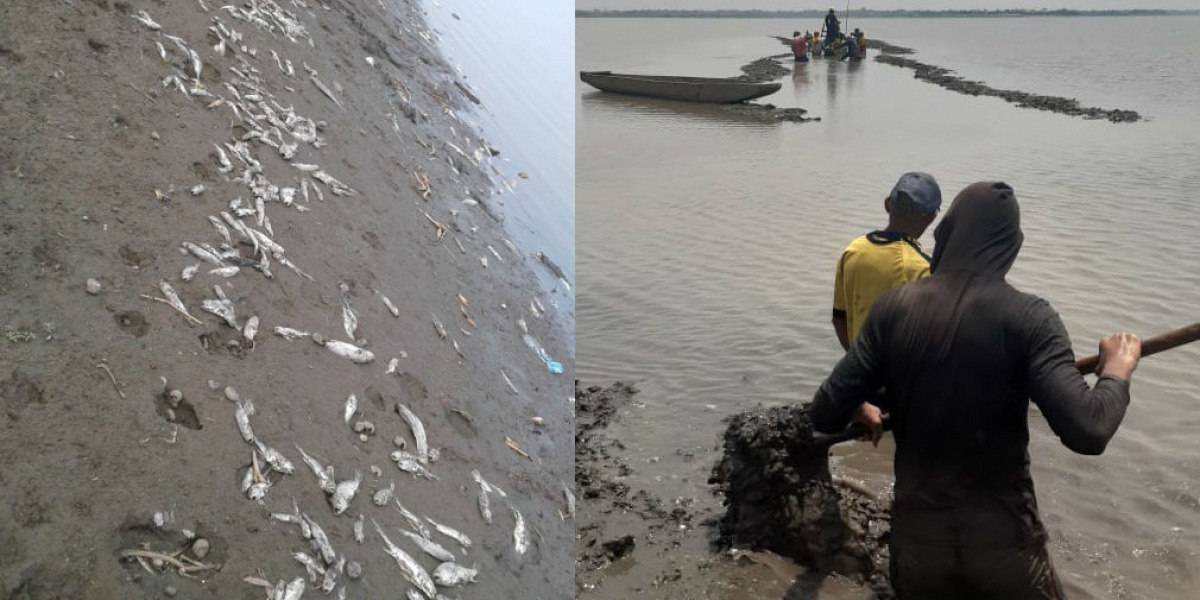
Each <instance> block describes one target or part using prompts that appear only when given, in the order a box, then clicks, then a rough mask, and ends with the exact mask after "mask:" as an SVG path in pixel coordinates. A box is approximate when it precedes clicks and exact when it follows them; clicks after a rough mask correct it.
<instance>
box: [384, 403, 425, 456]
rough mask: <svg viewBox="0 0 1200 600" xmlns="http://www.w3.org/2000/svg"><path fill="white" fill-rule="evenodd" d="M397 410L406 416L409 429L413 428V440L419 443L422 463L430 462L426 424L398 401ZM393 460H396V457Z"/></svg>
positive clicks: (418, 447) (418, 452)
mask: <svg viewBox="0 0 1200 600" xmlns="http://www.w3.org/2000/svg"><path fill="white" fill-rule="evenodd" d="M396 412H398V413H400V416H401V417H403V418H404V420H405V422H407V423H408V427H409V429H412V433H413V441H414V442H416V443H417V460H418V461H419V462H420V463H421V464H423V465H424V464H428V463H429V440H428V439H426V437H425V426H424V425H423V424H421V420H420V419H418V418H417V415H416V414H415V413H413V411H411V410H409V409H408V407H407V406H405V405H403V404H400V403H399V402H397V403H396ZM392 460H396V459H395V458H394V457H393V458H392Z"/></svg>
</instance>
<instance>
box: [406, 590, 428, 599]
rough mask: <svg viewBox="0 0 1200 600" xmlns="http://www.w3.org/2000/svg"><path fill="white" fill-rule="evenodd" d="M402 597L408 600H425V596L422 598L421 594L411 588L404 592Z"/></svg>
mask: <svg viewBox="0 0 1200 600" xmlns="http://www.w3.org/2000/svg"><path fill="white" fill-rule="evenodd" d="M404 597H405V598H408V600H425V596H422V595H421V592H418V591H417V590H414V589H412V588H408V589H407V590H405V591H404Z"/></svg>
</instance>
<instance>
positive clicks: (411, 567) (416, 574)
mask: <svg viewBox="0 0 1200 600" xmlns="http://www.w3.org/2000/svg"><path fill="white" fill-rule="evenodd" d="M371 524H372V525H374V526H375V531H376V532H378V533H379V537H381V538H383V544H384V551H386V552H387V553H388V554H389V555H391V557H392V558H394V559H396V565H397V566H399V567H400V573H401V574H403V575H404V578H405V579H407V580H408V582H409V583H411V584H413V585H415V586H417V588H418V589H420V590H421V591H422V592H424V593H425V595H426V596H428V597H430V598H433V597H434V596H436V595H437V588H435V587H434V586H433V578H431V577H430V576H429V573H428V572H427V571H426V570H425V569H424V568H423V567H421V565H420V563H418V562H417V561H416V560H415V559H413V557H411V556H409V555H408V554H407V553H405V552H404V551H403V550H401V549H400V548H398V547H397V546H396V545H395V544H393V543H392V540H390V539H388V536H387V534H385V533H384V532H383V528H382V527H380V526H379V523H377V522H376V521H375V520H374V519H372V520H371Z"/></svg>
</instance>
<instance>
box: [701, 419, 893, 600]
mask: <svg viewBox="0 0 1200 600" xmlns="http://www.w3.org/2000/svg"><path fill="white" fill-rule="evenodd" d="M723 442H724V455H723V456H722V458H721V459H720V460H719V461H718V462H717V464H716V465H715V466H714V467H713V472H712V477H711V478H710V479H709V483H710V484H712V485H713V486H714V490H715V491H716V492H717V493H718V494H720V495H723V496H724V503H725V506H726V512H725V515H724V517H722V518H721V519H720V522H719V529H720V541H719V544H720V545H723V546H737V547H742V548H750V549H756V550H759V549H765V550H770V551H772V552H775V553H777V554H780V555H783V556H787V557H789V558H791V559H793V560H795V561H796V562H798V563H799V564H801V565H805V566H809V567H812V568H814V569H817V570H818V571H821V572H831V573H838V574H841V575H843V576H846V577H850V578H853V579H859V580H862V581H866V582H870V583H871V584H872V587H874V588H876V590H877V594H882V595H884V596H885V597H886V594H887V591H886V577H885V575H884V574H885V573H886V572H887V563H888V550H887V544H888V535H889V531H890V529H889V527H888V523H889V520H890V514H889V511H888V509H887V507H886V506H885V505H884V504H883V503H882V502H880V501H878V500H876V499H874V498H871V497H869V496H865V495H863V494H860V493H857V492H855V491H853V490H850V489H846V488H842V489H839V486H837V485H836V484H835V483H834V481H833V477H832V475H831V473H830V470H829V460H828V451H829V448H828V445H826V444H821V443H819V442H818V441H817V440H816V439H815V438H814V436H813V425H812V419H811V418H810V416H809V414H808V407H807V406H800V405H788V406H778V407H772V408H764V407H757V408H754V409H752V410H749V411H746V412H743V413H740V414H737V415H734V416H733V417H731V418H730V419H728V427H727V428H726V430H725V435H724V440H723Z"/></svg>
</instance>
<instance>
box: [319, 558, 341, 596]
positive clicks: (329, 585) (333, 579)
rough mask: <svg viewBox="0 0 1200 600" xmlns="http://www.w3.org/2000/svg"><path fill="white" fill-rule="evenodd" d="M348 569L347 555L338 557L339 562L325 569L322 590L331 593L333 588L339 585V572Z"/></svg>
mask: <svg viewBox="0 0 1200 600" xmlns="http://www.w3.org/2000/svg"><path fill="white" fill-rule="evenodd" d="M345 569H346V557H344V556H342V557H339V558H338V561H337V564H336V565H332V566H330V567H329V568H328V569H325V577H323V578H322V579H321V591H322V592H325V593H326V594H329V593H330V592H332V591H333V588H335V587H337V576H338V573H340V572H342V571H344V570H345Z"/></svg>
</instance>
